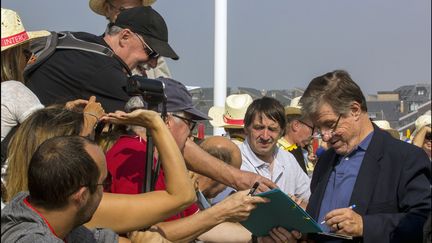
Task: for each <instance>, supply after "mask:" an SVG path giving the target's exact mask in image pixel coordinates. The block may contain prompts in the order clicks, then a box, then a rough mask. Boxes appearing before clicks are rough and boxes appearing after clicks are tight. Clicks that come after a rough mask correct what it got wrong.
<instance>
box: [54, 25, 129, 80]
mask: <svg viewBox="0 0 432 243" xmlns="http://www.w3.org/2000/svg"><path fill="white" fill-rule="evenodd" d="M56 48H57V49H74V50H81V51H87V52H93V53H96V54H100V55H105V56H109V57H113V58H115V59H116V60H117V61H118V62H119V63H120V64H121V65H122V66H123V67H124V69H125V70H126V72H127V73H128V75H129V76H132V71H131V70H130V68H129V66H128V65H127V64H126V63H125V62H124V61H123V60H122V59H121V58H120V57H119V56H117V55H116V54H115V53H114V51H113V50H111V49H110V48H108V47H106V46H104V45H100V44H97V43H93V42H88V41H84V40H81V39H78V38H76V37H75V36H74V35H73V34H72V33H71V32H69V31H67V32H60V33H59V37H58V41H57V47H56Z"/></svg>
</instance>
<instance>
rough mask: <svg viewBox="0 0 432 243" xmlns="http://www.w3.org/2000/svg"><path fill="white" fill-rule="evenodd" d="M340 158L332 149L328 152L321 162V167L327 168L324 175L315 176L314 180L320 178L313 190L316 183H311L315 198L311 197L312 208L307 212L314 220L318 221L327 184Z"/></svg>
mask: <svg viewBox="0 0 432 243" xmlns="http://www.w3.org/2000/svg"><path fill="white" fill-rule="evenodd" d="M338 158H339V155H337V154H336V152H335V151H334V149H332V148H330V149H329V150H328V151H327V152H326V154H325V155H323V158H322V161H320V162H321V163H322V164H321V165H320V166H322V167H324V168H325V169H324V170H323V173H320V174H317V175H315V174H314V175H313V176H314V177H315V178H312V180H314V179H316V178H318V182H316V185H315V188H312V187H313V185H312V183H313V184H315V183H314V182H312V183H311V190H313V197H311V198H310V200H309V205H310V207H308V208H307V209H308V210H307V211H308V213H309V214H310V215H311V216H312V217H313V218H314V219H318V216H319V215H318V214H319V210H320V208H321V202H322V199H323V197H324V193H325V190H326V187H327V183H328V180H329V178H330V175H331V172H332V170H333V168H334V167H335V166H336V163H337V161H338ZM317 165H318V164H317ZM315 169H316V168H315Z"/></svg>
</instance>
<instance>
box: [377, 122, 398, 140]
mask: <svg viewBox="0 0 432 243" xmlns="http://www.w3.org/2000/svg"><path fill="white" fill-rule="evenodd" d="M372 122H373V123H375V125H377V126H378V127H379V128H381V129H383V130H385V131H387V132H388V133H390V135H392V136H393V137H394V138H396V139H400V134H399V132H398V131H397V130H396V129H394V128H392V127H390V123H389V122H388V121H387V120H377V121H372Z"/></svg>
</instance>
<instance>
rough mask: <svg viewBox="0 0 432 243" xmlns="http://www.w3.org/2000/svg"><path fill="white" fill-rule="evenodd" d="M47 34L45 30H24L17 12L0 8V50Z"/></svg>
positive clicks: (48, 33)
mask: <svg viewBox="0 0 432 243" xmlns="http://www.w3.org/2000/svg"><path fill="white" fill-rule="evenodd" d="M48 35H50V32H48V31H46V30H41V31H26V30H25V28H24V25H23V23H22V21H21V18H20V16H19V15H18V14H17V12H15V11H13V10H10V9H6V8H2V9H1V51H4V50H7V49H9V48H12V47H15V46H18V45H21V44H23V43H26V42H28V41H30V40H33V39H36V38H39V37H44V36H48Z"/></svg>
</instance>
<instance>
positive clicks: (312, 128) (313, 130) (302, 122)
mask: <svg viewBox="0 0 432 243" xmlns="http://www.w3.org/2000/svg"><path fill="white" fill-rule="evenodd" d="M298 121H299V122H300V123H301V124H303V125H305V126H307V127H309V128H310V129H311V130H312V133H311V137H313V135H314V132H315V126H311V125H309V124H307V123H306V122H304V121H302V120H298Z"/></svg>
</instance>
